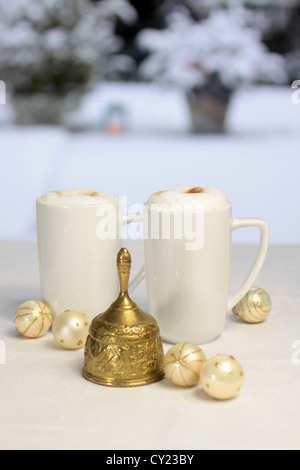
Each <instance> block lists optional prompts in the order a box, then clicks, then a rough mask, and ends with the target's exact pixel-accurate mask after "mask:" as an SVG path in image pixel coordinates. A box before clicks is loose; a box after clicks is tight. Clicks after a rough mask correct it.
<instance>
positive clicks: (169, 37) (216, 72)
mask: <svg viewBox="0 0 300 470" xmlns="http://www.w3.org/2000/svg"><path fill="white" fill-rule="evenodd" d="M167 23H168V26H167V28H166V29H165V30H162V31H158V30H145V31H143V32H142V33H141V34H140V35H139V38H138V41H139V45H140V47H142V48H145V49H146V50H148V51H149V56H148V57H147V58H146V59H145V61H144V62H143V64H142V66H141V69H140V71H141V75H142V76H143V77H144V78H146V79H151V80H157V81H160V82H164V83H173V84H176V85H179V86H181V87H182V88H184V89H187V90H190V89H194V88H197V87H203V86H206V85H209V84H211V83H215V84H218V85H220V86H223V87H226V88H228V89H235V88H237V87H238V86H240V85H243V84H252V83H285V82H286V81H287V74H286V71H285V61H284V59H283V58H282V57H281V56H280V55H278V54H275V53H271V52H270V51H269V50H268V49H267V47H266V46H265V45H264V44H263V41H262V30H261V29H260V28H258V27H257V28H255V27H254V24H253V17H252V14H251V12H249V11H248V10H247V9H245V8H242V7H237V8H232V9H229V10H213V11H212V12H211V13H210V15H209V17H208V18H207V19H205V20H202V21H200V22H199V21H195V20H193V19H192V18H191V16H190V14H189V12H188V11H187V10H185V9H178V10H177V11H175V12H174V13H172V14H171V15H170V16H169V17H168V18H167Z"/></svg>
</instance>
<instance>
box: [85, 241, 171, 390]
mask: <svg viewBox="0 0 300 470" xmlns="http://www.w3.org/2000/svg"><path fill="white" fill-rule="evenodd" d="M117 266H118V272H119V279H120V287H121V291H120V295H119V297H118V299H117V300H116V301H115V302H114V303H113V304H112V305H111V306H110V308H109V309H108V310H107V311H106V312H104V313H103V314H101V315H99V316H97V317H96V318H95V319H94V320H93V322H92V324H91V327H90V332H89V336H88V338H87V342H86V346H85V364H84V368H83V375H84V377H85V378H86V379H87V380H90V381H91V382H94V383H96V384H100V385H108V386H111V387H136V386H139V385H147V384H151V383H154V382H158V381H159V380H162V379H163V378H164V367H163V362H164V352H163V346H162V340H161V337H160V332H159V327H158V324H157V322H156V320H155V319H154V318H153V317H152V316H151V315H149V314H147V313H144V312H143V311H142V310H141V309H140V308H139V307H138V306H137V305H136V304H135V303H134V302H133V301H132V300H131V298H130V297H129V295H128V283H129V276H130V269H131V256H130V253H129V252H128V250H127V249H126V248H122V249H121V250H120V252H119V254H118V259H117Z"/></svg>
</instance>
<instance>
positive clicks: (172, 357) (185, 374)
mask: <svg viewBox="0 0 300 470" xmlns="http://www.w3.org/2000/svg"><path fill="white" fill-rule="evenodd" d="M205 361H206V357H205V354H204V353H203V351H202V349H200V348H199V347H198V346H195V345H194V344H191V343H180V344H177V345H176V346H173V347H172V348H171V349H170V350H169V351H168V353H167V354H166V357H165V360H164V370H165V374H166V376H167V377H168V379H169V380H171V382H173V383H174V384H175V385H178V386H180V387H192V386H193V385H196V384H197V383H198V382H199V379H200V372H201V368H202V366H203V364H204V362H205Z"/></svg>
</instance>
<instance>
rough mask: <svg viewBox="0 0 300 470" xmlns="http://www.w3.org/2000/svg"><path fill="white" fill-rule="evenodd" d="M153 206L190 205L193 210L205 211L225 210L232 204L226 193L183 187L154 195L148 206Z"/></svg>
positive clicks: (218, 190)
mask: <svg viewBox="0 0 300 470" xmlns="http://www.w3.org/2000/svg"><path fill="white" fill-rule="evenodd" d="M152 204H167V205H172V204H179V205H182V206H184V205H190V206H192V208H195V209H196V208H201V209H203V210H205V211H209V210H224V209H228V207H230V202H229V201H228V198H227V196H226V194H225V193H224V191H221V190H220V189H214V188H202V187H192V186H181V187H179V188H174V189H171V190H167V191H159V192H157V193H155V194H152V195H151V196H150V198H149V199H148V202H147V205H152Z"/></svg>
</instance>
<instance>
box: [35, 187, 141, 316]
mask: <svg viewBox="0 0 300 470" xmlns="http://www.w3.org/2000/svg"><path fill="white" fill-rule="evenodd" d="M56 193H59V194H58V195H57V197H58V196H59V195H60V194H62V195H68V196H69V197H71V196H75V197H77V196H78V195H79V196H81V195H82V194H85V193H87V192H86V191H83V190H73V191H69V192H68V191H59V192H56ZM51 194H52V193H51ZM45 196H47V195H45ZM45 196H41V197H39V198H38V200H37V235H38V252H39V265H40V284H41V294H42V299H43V301H44V302H45V303H46V304H48V306H49V308H50V309H51V311H52V312H53V314H54V316H57V315H59V314H60V313H62V312H64V311H65V310H78V311H81V312H83V313H85V314H86V315H87V317H88V318H89V320H90V321H92V320H93V319H94V318H95V316H97V315H99V314H100V313H102V312H103V311H105V310H106V309H107V308H108V307H109V306H110V305H111V303H112V302H113V301H115V300H116V298H117V295H118V293H119V278H118V272H117V267H116V262H117V255H118V252H119V250H120V248H121V245H122V240H121V238H120V236H119V226H120V225H127V224H130V223H132V222H134V217H132V216H130V215H128V216H127V215H124V216H122V215H121V213H122V211H121V199H120V198H118V197H117V196H114V197H112V198H111V196H112V195H105V197H103V196H102V197H101V196H100V199H99V200H98V199H97V200H95V202H94V200H93V199H89V198H88V199H86V201H87V203H86V204H85V203H84V204H83V203H80V204H78V205H77V204H76V202H72V201H70V199H69V200H68V201H67V203H63V202H62V203H60V202H59V201H58V199H57V197H56V196H55V194H54V195H53V197H51V196H50V197H49V198H48V199H47V197H45ZM96 197H97V196H96ZM102 198H103V200H102ZM102 207H103V211H101V210H100V212H99V208H100V209H101V208H102ZM107 208H108V209H112V216H113V219H111V220H113V223H112V229H113V230H114V231H115V233H116V234H117V235H116V236H115V237H110V238H106V239H104V238H103V239H101V237H99V236H98V235H97V224H99V223H100V224H101V221H103V226H104V225H105V223H106V218H107V214H108V213H107ZM136 285H137V283H136V281H135V279H133V281H132V283H131V290H133V287H134V286H136ZM132 286H133V287H132Z"/></svg>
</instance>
